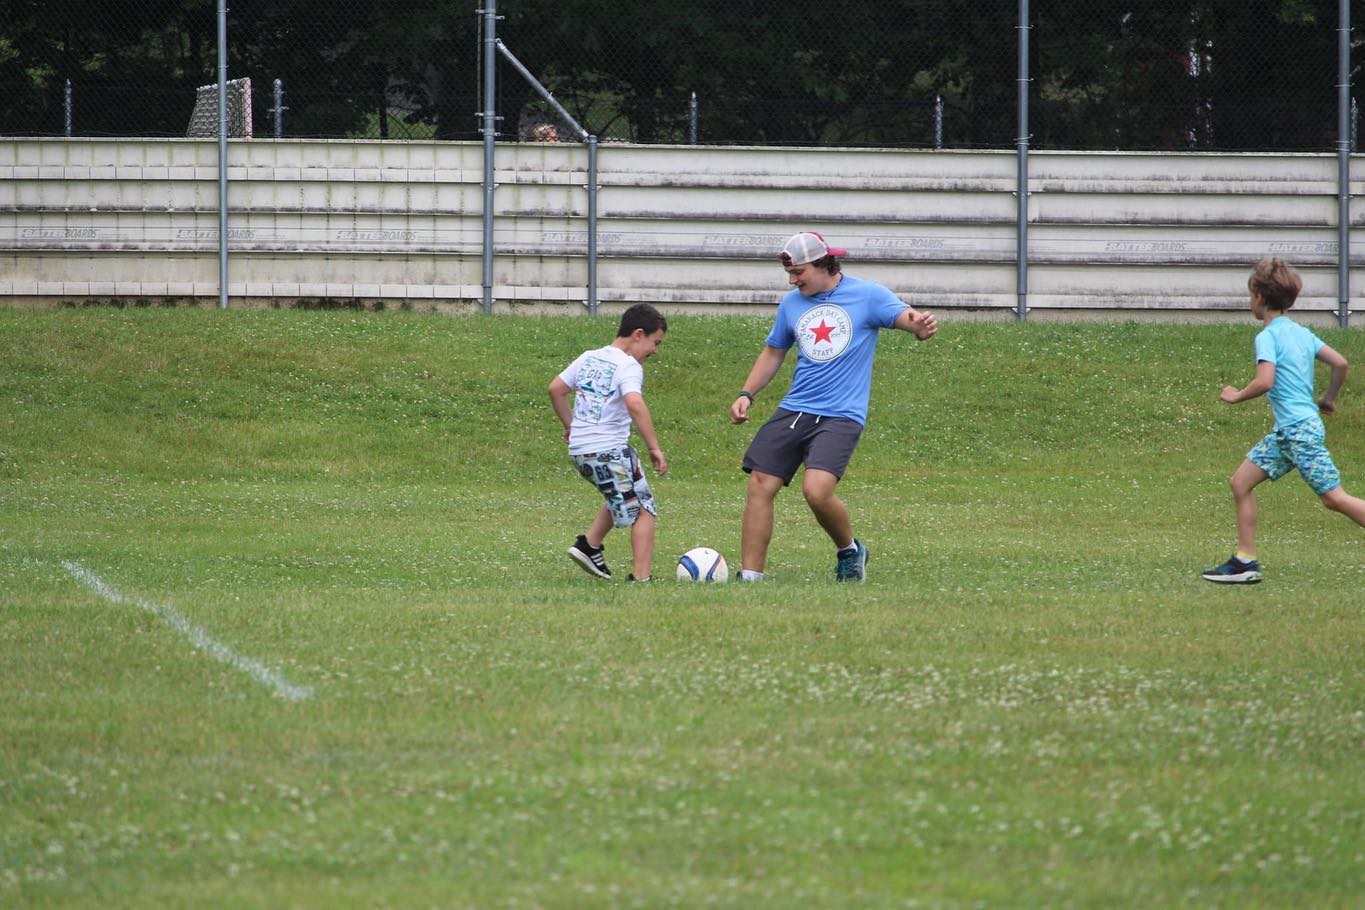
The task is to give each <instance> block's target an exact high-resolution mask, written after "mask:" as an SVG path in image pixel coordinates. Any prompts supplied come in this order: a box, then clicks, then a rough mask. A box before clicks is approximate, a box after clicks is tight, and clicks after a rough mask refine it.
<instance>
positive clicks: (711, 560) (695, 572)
mask: <svg viewBox="0 0 1365 910" xmlns="http://www.w3.org/2000/svg"><path fill="white" fill-rule="evenodd" d="M729 577H730V569H729V567H728V566H726V565H725V557H724V556H721V555H720V554H719V553H717V552H716V551H715V550H713V549H711V548H710V547H693V548H692V549H690V550H688V551H687V552H686V553H684V554H683V555H682V556H679V557H678V580H679V581H714V582H722V581H725V580H726V579H727V578H729Z"/></svg>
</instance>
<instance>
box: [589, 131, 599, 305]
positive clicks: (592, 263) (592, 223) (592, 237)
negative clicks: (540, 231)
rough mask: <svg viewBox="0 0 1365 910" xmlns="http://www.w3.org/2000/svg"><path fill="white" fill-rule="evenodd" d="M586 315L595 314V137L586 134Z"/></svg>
mask: <svg viewBox="0 0 1365 910" xmlns="http://www.w3.org/2000/svg"><path fill="white" fill-rule="evenodd" d="M587 141H588V315H590V316H596V315H597V137H596V136H592V135H590V136H588V140H587Z"/></svg>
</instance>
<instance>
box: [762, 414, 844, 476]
mask: <svg viewBox="0 0 1365 910" xmlns="http://www.w3.org/2000/svg"><path fill="white" fill-rule="evenodd" d="M862 435H863V425H862V424H860V423H858V421H856V420H849V419H848V418H847V417H822V416H820V415H819V414H806V413H802V412H800V411H788V410H786V409H785V408H778V409H777V410H776V411H775V412H774V413H773V416H772V417H770V418H768V422H767V423H765V424H763V426H761V427H759V429H758V432H757V433H756V434H755V435H754V441H753V442H751V443H749V450H748V451H747V452H745V453H744V473H746V474H748V473H751V472H753V471H761V472H763V473H764V474H772V475H773V476H775V477H781V478H782V484H783V486H786V485H787V484H789V483H791V482H792V478H793V477H795V476H796V469H797V468H799V467H801V465H802V464H804V465H805V466H806V469H807V470H809V469H811V468H815V469H816V470H817V471H828V472H830V473H831V474H833V475H834V476H835V477H843V476H844V471H845V469H847V468H848V462H849V459H851V458H852V457H853V450H854V449H855V448H857V447H858V437H860V436H862Z"/></svg>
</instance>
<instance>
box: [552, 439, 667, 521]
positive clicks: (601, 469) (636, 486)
mask: <svg viewBox="0 0 1365 910" xmlns="http://www.w3.org/2000/svg"><path fill="white" fill-rule="evenodd" d="M569 458H571V459H572V460H573V464H574V467H576V468H578V473H579V474H582V475H583V477H584V478H585V479H586V480H587V481H588V482H589V483H591V484H592V485H593V486H595V487H597V490H598V492H599V493H601V494H602V496H603V497H605V498H606V500H607V509H608V510H609V511H610V512H611V523H612V525H613V526H614V527H618V528H628V527H630V526H631V525H633V524H635V519H636V518H639V517H640V510H641V509H644V510H645V511H646V512H648V513H649V514H650V515H658V514H659V513H658V512H657V511H655V508H654V494H653V492H651V491H650V489H649V481H647V480H645V472H644V471H643V470H642V469H641V468H640V456H639V455H637V454H636V453H635V450H634V449H633V448H631V447H630V446H622V447H621V448H619V449H613V450H612V451H610V452H596V453H593V454H589V455H570V456H569Z"/></svg>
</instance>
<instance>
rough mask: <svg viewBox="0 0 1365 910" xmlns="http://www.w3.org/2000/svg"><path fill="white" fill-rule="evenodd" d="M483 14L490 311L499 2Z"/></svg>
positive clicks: (486, 303)
mask: <svg viewBox="0 0 1365 910" xmlns="http://www.w3.org/2000/svg"><path fill="white" fill-rule="evenodd" d="M483 6H484V8H483V9H482V10H480V12H482V13H483V300H482V306H483V310H484V312H485V313H488V312H492V310H493V218H494V215H495V212H494V206H493V197H494V190H496V189H497V185H496V184H495V183H494V182H493V174H494V169H493V155H494V151H495V148H496V142H497V107H498V100H497V86H496V84H495V80H496V79H497V63H498V53H497V40H498V24H497V23H498V0H484V4H483Z"/></svg>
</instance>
